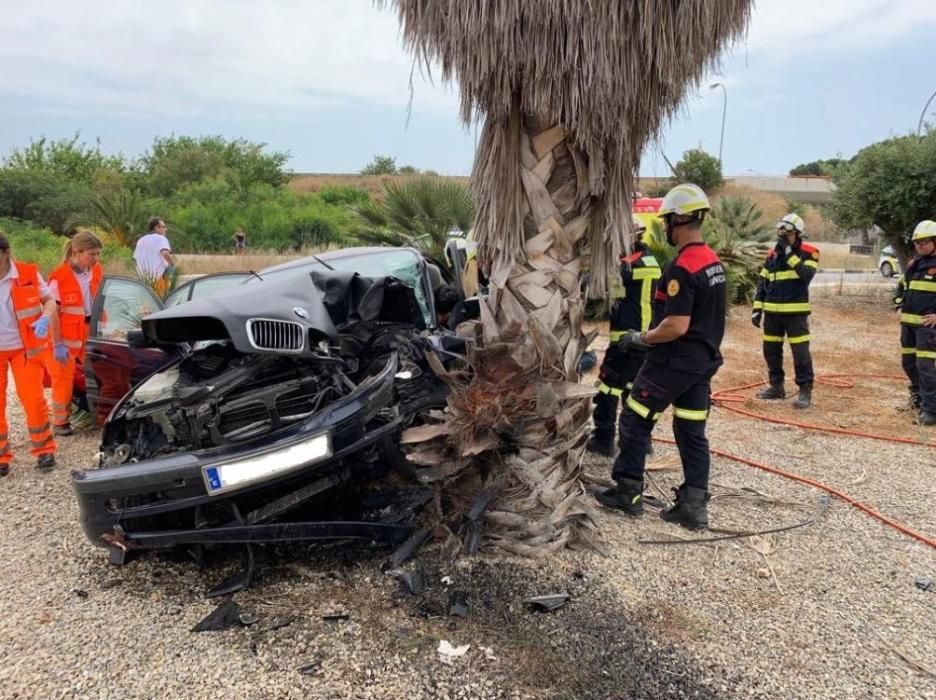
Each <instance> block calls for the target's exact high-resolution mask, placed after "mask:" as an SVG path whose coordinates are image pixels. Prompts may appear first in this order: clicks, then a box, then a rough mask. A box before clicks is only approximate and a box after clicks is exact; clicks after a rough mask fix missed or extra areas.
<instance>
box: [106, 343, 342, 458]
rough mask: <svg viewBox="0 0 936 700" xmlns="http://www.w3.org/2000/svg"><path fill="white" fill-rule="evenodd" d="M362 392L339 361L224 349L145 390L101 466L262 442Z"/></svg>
mask: <svg viewBox="0 0 936 700" xmlns="http://www.w3.org/2000/svg"><path fill="white" fill-rule="evenodd" d="M356 386H357V382H355V381H354V380H352V379H351V377H349V376H348V373H347V369H346V368H345V367H344V363H342V362H339V361H334V360H330V361H322V362H319V361H315V360H304V359H293V358H286V357H279V356H276V355H244V354H241V353H239V352H238V351H237V350H235V349H234V348H233V347H232V346H231V345H229V344H226V343H216V344H213V345H211V346H210V347H208V348H205V349H203V350H200V351H198V352H196V353H194V354H192V355H191V356H189V357H186V358H185V359H183V360H181V361H180V362H178V363H177V364H176V365H175V366H173V367H171V368H168V369H166V370H164V371H162V372H160V373H157V374H154V375H153V376H151V377H150V378H149V379H148V380H147V381H145V382H144V383H143V384H141V385H140V386H139V387H137V389H136V390H135V391H134V392H133V395H132V397H131V398H129V399H128V400H127V401H126V402H125V403H124V404H123V405H122V406H121V407H120V408H119V409H118V411H117V412H116V413H115V415H114V416H112V417H111V420H110V422H109V423H108V426H107V428H108V429H107V433H106V435H105V436H104V450H103V459H102V463H101V466H111V465H115V464H123V463H125V462H133V461H138V460H141V459H150V458H152V457H155V456H158V455H162V454H168V453H171V452H176V451H179V450H199V449H203V448H207V447H220V446H223V445H231V444H233V443H237V442H241V441H244V440H248V439H251V438H255V437H258V436H260V435H264V434H267V433H270V432H271V431H275V430H278V429H280V428H283V427H285V426H288V425H292V424H293V423H297V422H299V421H302V420H304V419H306V418H308V417H309V416H310V415H312V414H314V413H315V412H317V411H319V410H321V409H322V408H323V407H324V406H326V405H327V404H328V403H329V402H331V401H334V400H336V399H339V398H341V397H343V396H346V395H347V394H349V393H350V392H351V391H353V390H354V389H355V387H356Z"/></svg>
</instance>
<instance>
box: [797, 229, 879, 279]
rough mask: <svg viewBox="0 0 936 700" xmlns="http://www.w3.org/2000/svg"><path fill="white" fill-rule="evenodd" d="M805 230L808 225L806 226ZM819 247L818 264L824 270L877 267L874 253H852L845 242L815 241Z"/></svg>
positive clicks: (872, 268) (871, 268) (870, 268)
mask: <svg viewBox="0 0 936 700" xmlns="http://www.w3.org/2000/svg"><path fill="white" fill-rule="evenodd" d="M807 230H809V227H808V226H807ZM816 247H817V248H819V253H820V256H821V257H820V258H819V266H820V267H821V268H823V269H826V270H874V269H877V256H876V255H853V254H851V253H849V252H848V244H847V243H827V242H825V241H816Z"/></svg>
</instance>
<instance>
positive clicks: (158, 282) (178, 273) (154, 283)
mask: <svg viewBox="0 0 936 700" xmlns="http://www.w3.org/2000/svg"><path fill="white" fill-rule="evenodd" d="M137 278H138V279H139V280H140V281H141V282H142V283H143V284H145V285H146V286H147V287H149V288H150V289H151V290H153V294H155V295H156V296H157V297H159V298H160V299H165V298H166V297H167V296H169V295H170V294H171V293H172V292H173V291H175V289H176V288H177V287H178V286H179V284H181V282H182V270H181V269H180V268H178V267H172V268H170V269H169V270H167V271H166V274H164V275H163V276H162V277H155V276H153V275H149V274H146V273H145V272H142V271H141V270H139V269H137Z"/></svg>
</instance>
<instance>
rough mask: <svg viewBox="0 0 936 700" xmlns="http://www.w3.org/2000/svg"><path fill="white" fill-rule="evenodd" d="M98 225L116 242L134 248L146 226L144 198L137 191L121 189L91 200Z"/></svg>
mask: <svg viewBox="0 0 936 700" xmlns="http://www.w3.org/2000/svg"><path fill="white" fill-rule="evenodd" d="M91 206H92V207H93V209H94V214H95V219H96V223H97V224H99V225H100V226H101V227H102V228H104V230H106V231H107V232H108V233H109V234H111V236H113V238H114V241H115V242H116V243H119V244H120V245H123V246H126V247H128V248H133V246H134V243H135V239H136V235H137V234H138V233H139V232H140V231H142V230H143V229H144V228H145V226H146V210H145V209H144V206H143V198H142V196H141V195H140V193H139V192H138V191H137V190H127V189H121V190H120V191H119V192H117V193H114V194H111V193H103V194H100V195H98V196H96V197H94V198H93V199H92V200H91Z"/></svg>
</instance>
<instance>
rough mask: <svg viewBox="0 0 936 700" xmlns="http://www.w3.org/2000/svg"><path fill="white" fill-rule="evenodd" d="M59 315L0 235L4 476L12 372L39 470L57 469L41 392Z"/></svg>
mask: <svg viewBox="0 0 936 700" xmlns="http://www.w3.org/2000/svg"><path fill="white" fill-rule="evenodd" d="M55 313H56V306H55V299H54V298H53V297H52V295H51V294H50V292H49V288H48V286H47V285H46V283H45V281H44V280H43V279H42V275H40V274H39V268H38V266H36V265H33V264H31V263H24V262H17V261H14V260H13V257H12V255H11V253H10V242H9V240H7V238H6V236H4V235H2V234H0V476H6V475H7V474H9V473H10V462H11V461H12V460H13V451H12V450H11V449H10V442H9V425H8V424H7V419H6V399H7V380H8V377H9V374H10V372H11V371H12V374H13V382H14V384H15V385H16V393H17V395H18V396H19V400H20V402H21V403H22V405H23V410H24V412H25V413H26V425H27V427H28V429H29V442H30V447H31V450H30V451H31V452H32V454H33V456H34V457H35V458H36V466H37V467H38V468H39V469H41V470H43V471H47V470H49V469H52V468H53V467H54V466H55V440H54V439H53V437H52V426H51V425H50V424H49V407H48V406H47V405H46V400H45V395H44V394H43V389H42V372H43V370H42V362H43V355H44V354H45V353H47V352H48V344H49V336H50V334H51V335H54V336H55V337H54V339H55V340H57V334H58V328H57V324H54V323H53V319H54V316H55ZM50 331H51V333H50Z"/></svg>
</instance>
